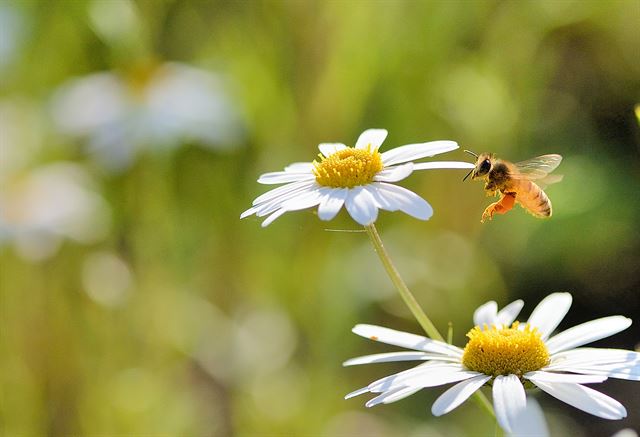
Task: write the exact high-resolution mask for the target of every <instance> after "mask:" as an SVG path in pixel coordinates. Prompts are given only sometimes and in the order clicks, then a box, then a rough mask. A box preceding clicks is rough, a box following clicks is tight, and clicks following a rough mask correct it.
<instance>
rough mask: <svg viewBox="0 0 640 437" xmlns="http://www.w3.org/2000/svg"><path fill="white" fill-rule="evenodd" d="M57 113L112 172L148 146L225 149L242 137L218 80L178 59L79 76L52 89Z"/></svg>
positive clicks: (57, 118)
mask: <svg viewBox="0 0 640 437" xmlns="http://www.w3.org/2000/svg"><path fill="white" fill-rule="evenodd" d="M52 111H53V117H54V122H55V124H56V126H57V127H58V129H59V130H60V131H61V132H62V133H64V134H67V135H70V136H75V137H78V138H82V139H86V140H87V141H88V143H89V149H90V151H91V153H92V154H93V155H94V157H95V158H96V159H97V160H98V162H99V163H100V164H102V165H103V166H105V167H107V168H109V169H114V170H117V169H122V168H125V167H127V166H128V165H129V164H130V163H131V162H132V160H133V158H134V157H135V155H136V154H137V153H139V152H140V151H141V150H142V149H144V148H149V149H151V148H160V149H161V148H173V147H177V146H179V145H180V144H182V143H184V142H194V143H197V144H199V145H202V146H205V147H209V148H219V149H222V148H229V147H233V146H235V145H237V144H238V141H239V139H240V131H241V128H240V117H239V115H238V112H237V111H236V109H235V108H234V106H233V105H232V102H231V100H230V98H229V97H228V96H227V94H226V93H225V91H224V88H223V83H222V81H221V79H220V78H219V77H218V76H216V75H214V74H212V73H210V72H208V71H205V70H200V69H197V68H194V67H191V66H188V65H185V64H181V63H176V62H167V63H163V64H158V63H154V62H146V63H143V64H141V65H139V66H137V67H136V68H133V69H131V70H130V71H127V72H115V71H114V72H101V73H95V74H91V75H89V76H86V77H83V78H79V79H74V80H72V81H70V82H69V83H67V84H64V85H63V86H61V87H60V88H59V89H58V90H57V92H56V93H55V94H54V97H53V101H52Z"/></svg>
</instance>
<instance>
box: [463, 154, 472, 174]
mask: <svg viewBox="0 0 640 437" xmlns="http://www.w3.org/2000/svg"><path fill="white" fill-rule="evenodd" d="M465 152H466V150H465ZM471 173H473V169H471V170H469V173H467V175H466V176H465V177H464V178H463V179H462V182H464V181H466V180H467V178H468V177H469V176H471Z"/></svg>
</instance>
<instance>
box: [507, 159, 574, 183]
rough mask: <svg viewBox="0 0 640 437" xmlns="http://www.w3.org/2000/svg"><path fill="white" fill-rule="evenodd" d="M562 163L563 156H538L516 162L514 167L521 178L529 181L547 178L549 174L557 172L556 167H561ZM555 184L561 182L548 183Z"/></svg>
mask: <svg viewBox="0 0 640 437" xmlns="http://www.w3.org/2000/svg"><path fill="white" fill-rule="evenodd" d="M560 161H562V156H560V155H556V154H552V155H542V156H536V157H535V158H531V159H527V160H526V161H520V162H516V163H515V164H514V165H515V167H516V169H517V170H518V173H519V174H520V175H521V176H523V177H525V178H527V179H531V180H536V179H542V178H544V177H546V176H547V175H548V174H549V173H551V172H552V171H553V170H555V169H556V167H558V166H559V165H560ZM554 182H559V181H553V182H547V183H554Z"/></svg>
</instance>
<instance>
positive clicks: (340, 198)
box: [318, 188, 349, 220]
mask: <svg viewBox="0 0 640 437" xmlns="http://www.w3.org/2000/svg"><path fill="white" fill-rule="evenodd" d="M348 194H349V190H348V189H346V188H337V189H333V190H331V191H330V192H328V193H327V194H325V195H324V196H323V197H322V200H321V202H320V206H319V207H318V217H319V218H320V220H331V219H332V218H334V217H335V216H336V214H338V212H339V211H340V208H342V205H344V201H345V199H346V198H347V195H348Z"/></svg>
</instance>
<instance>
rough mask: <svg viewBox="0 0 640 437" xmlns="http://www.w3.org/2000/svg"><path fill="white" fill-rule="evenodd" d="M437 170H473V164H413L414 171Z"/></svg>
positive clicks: (456, 162) (444, 162)
mask: <svg viewBox="0 0 640 437" xmlns="http://www.w3.org/2000/svg"><path fill="white" fill-rule="evenodd" d="M439 168H467V169H471V168H475V165H474V164H471V163H470V162H461V161H431V162H416V163H415V164H414V167H413V169H414V170H433V169H439Z"/></svg>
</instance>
